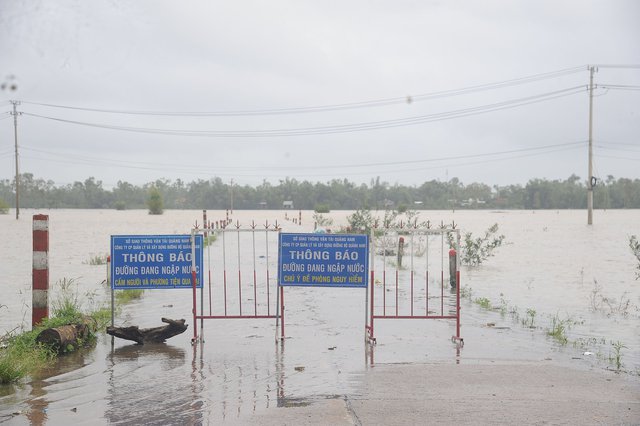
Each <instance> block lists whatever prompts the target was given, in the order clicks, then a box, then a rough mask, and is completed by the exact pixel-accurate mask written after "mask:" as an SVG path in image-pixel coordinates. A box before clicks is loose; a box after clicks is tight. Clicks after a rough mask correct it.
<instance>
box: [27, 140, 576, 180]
mask: <svg viewBox="0 0 640 426" xmlns="http://www.w3.org/2000/svg"><path fill="white" fill-rule="evenodd" d="M579 148H581V147H580V146H576V145H575V144H568V145H567V144H558V145H556V146H555V148H554V149H547V150H546V151H543V152H524V151H520V152H518V151H517V150H513V151H503V152H502V153H503V155H504V152H513V153H515V154H510V155H507V156H504V157H500V158H488V159H487V158H484V159H482V160H480V159H478V160H476V161H467V162H463V163H451V162H449V163H445V164H437V165H431V166H428V167H415V168H406V167H403V168H392V169H388V170H383V169H380V168H376V169H375V173H376V174H382V175H384V174H392V173H393V174H398V173H404V172H413V171H425V170H433V169H442V168H455V167H459V166H468V165H477V164H485V163H490V162H495V161H503V160H512V159H518V158H527V157H532V156H539V155H544V154H551V153H556V152H561V151H567V150H575V149H579ZM485 155H486V154H479V155H478V156H477V157H476V158H480V156H485ZM23 157H24V156H23ZM26 157H27V158H28V159H32V160H42V161H48V162H57V163H64V164H75V165H78V164H81V165H95V163H86V162H83V161H80V162H78V161H73V160H70V159H66V158H61V159H52V158H39V157H33V156H26ZM448 158H455V157H448ZM458 158H460V159H469V158H472V157H469V156H466V157H462V156H460V157H458ZM440 161H442V160H440ZM389 165H390V166H398V165H399V164H397V163H390V164H389ZM109 166H112V167H113V166H115V167H120V168H133V169H142V170H152V171H174V172H182V173H184V174H189V175H196V176H202V175H205V176H211V170H210V168H198V167H188V168H184V169H183V168H171V167H166V166H162V167H158V166H157V165H155V164H154V165H153V166H136V165H126V164H117V163H116V164H109ZM246 169H247V171H248V172H249V171H250V170H252V169H254V170H256V171H258V170H259V171H261V173H259V174H255V173H238V172H237V171H236V172H234V171H226V172H220V171H219V170H218V168H217V167H216V175H219V176H239V177H281V176H283V175H286V176H290V177H291V176H295V175H296V173H295V172H294V170H295V169H291V168H289V167H281V168H263V167H256V168H246ZM314 169H318V170H320V169H322V168H318V167H316V168H314ZM264 170H272V171H271V172H270V173H264ZM278 170H283V172H278ZM307 170H308V169H307ZM292 172H293V173H292ZM303 172H304V176H305V177H321V176H335V172H330V171H329V170H327V172H324V173H322V172H321V173H311V174H309V173H308V172H307V171H305V170H301V171H300V173H303ZM371 173H372V171H370V170H369V171H367V170H364V171H347V172H344V173H341V176H360V175H368V174H371Z"/></svg>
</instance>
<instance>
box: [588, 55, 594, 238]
mask: <svg viewBox="0 0 640 426" xmlns="http://www.w3.org/2000/svg"><path fill="white" fill-rule="evenodd" d="M594 72H595V67H593V66H591V67H589V180H588V181H587V225H593V184H594V182H593V73H594Z"/></svg>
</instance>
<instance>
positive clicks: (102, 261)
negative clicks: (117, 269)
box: [82, 254, 108, 266]
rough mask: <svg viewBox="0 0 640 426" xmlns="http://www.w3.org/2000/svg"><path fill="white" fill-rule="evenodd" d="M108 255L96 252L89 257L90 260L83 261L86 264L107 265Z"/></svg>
mask: <svg viewBox="0 0 640 426" xmlns="http://www.w3.org/2000/svg"><path fill="white" fill-rule="evenodd" d="M107 257H108V255H106V254H96V255H94V256H91V257H90V258H89V260H86V261H84V262H82V263H83V264H85V265H94V266H95V265H106V264H107Z"/></svg>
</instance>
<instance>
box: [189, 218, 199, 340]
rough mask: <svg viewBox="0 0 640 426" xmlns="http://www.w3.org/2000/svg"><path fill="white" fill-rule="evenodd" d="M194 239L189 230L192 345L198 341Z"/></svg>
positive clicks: (192, 232)
mask: <svg viewBox="0 0 640 426" xmlns="http://www.w3.org/2000/svg"><path fill="white" fill-rule="evenodd" d="M195 248H196V238H195V231H194V230H193V229H192V230H191V287H192V289H193V309H192V310H193V339H192V340H191V342H192V343H195V342H196V341H197V340H198V318H197V317H198V313H197V309H198V308H197V306H198V301H197V300H196V299H197V297H196V250H195Z"/></svg>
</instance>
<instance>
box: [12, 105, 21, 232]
mask: <svg viewBox="0 0 640 426" xmlns="http://www.w3.org/2000/svg"><path fill="white" fill-rule="evenodd" d="M11 103H12V104H13V112H12V113H11V115H13V135H14V139H15V148H16V220H18V219H19V218H20V171H19V169H18V112H17V111H16V106H18V105H20V101H11Z"/></svg>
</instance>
